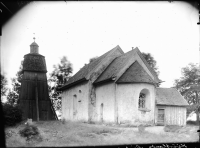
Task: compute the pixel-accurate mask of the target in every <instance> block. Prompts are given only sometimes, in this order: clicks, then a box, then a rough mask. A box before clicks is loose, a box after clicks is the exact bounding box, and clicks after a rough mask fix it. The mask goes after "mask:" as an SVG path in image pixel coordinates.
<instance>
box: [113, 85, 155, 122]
mask: <svg viewBox="0 0 200 148" xmlns="http://www.w3.org/2000/svg"><path fill="white" fill-rule="evenodd" d="M143 89H147V90H149V92H150V96H149V102H148V105H147V106H148V109H150V110H151V111H150V112H146V113H143V112H142V111H140V110H139V109H138V101H139V94H140V92H141V91H142V90H143ZM116 91H117V93H116V96H117V102H118V123H130V124H135V125H137V124H140V123H151V124H153V123H154V110H155V87H154V85H151V84H146V83H140V84H137V83H135V84H118V85H117V89H116Z"/></svg>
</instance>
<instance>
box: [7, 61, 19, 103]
mask: <svg viewBox="0 0 200 148" xmlns="http://www.w3.org/2000/svg"><path fill="white" fill-rule="evenodd" d="M22 70H23V60H22V61H21V65H20V67H19V71H18V72H17V74H16V77H14V78H11V82H12V88H11V89H9V92H8V95H7V101H8V103H9V104H10V105H17V104H18V100H19V94H20V89H21V80H22V76H23V71H22Z"/></svg>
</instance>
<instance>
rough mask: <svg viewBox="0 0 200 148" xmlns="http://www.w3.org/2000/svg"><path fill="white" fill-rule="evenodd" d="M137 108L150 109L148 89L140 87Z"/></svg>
mask: <svg viewBox="0 0 200 148" xmlns="http://www.w3.org/2000/svg"><path fill="white" fill-rule="evenodd" d="M138 97H139V99H138V109H139V110H145V111H147V110H148V111H150V108H151V96H150V92H149V90H148V89H142V90H141V91H140V94H139V96H138Z"/></svg>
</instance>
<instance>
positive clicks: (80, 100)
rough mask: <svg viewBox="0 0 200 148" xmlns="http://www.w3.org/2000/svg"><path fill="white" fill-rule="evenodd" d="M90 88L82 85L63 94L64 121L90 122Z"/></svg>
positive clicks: (84, 84)
mask: <svg viewBox="0 0 200 148" xmlns="http://www.w3.org/2000/svg"><path fill="white" fill-rule="evenodd" d="M88 86H89V85H88V83H82V84H79V85H77V86H74V87H72V88H69V89H67V90H65V91H63V92H62V119H65V120H73V121H76V120H79V121H88V96H89V87H88ZM75 96H76V97H75Z"/></svg>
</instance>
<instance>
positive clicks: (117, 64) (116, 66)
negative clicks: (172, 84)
mask: <svg viewBox="0 0 200 148" xmlns="http://www.w3.org/2000/svg"><path fill="white" fill-rule="evenodd" d="M135 54H137V55H138V56H139V58H140V59H141V60H142V62H143V63H144V64H145V65H146V67H147V69H148V70H149V71H150V73H151V74H152V75H153V77H154V80H153V79H152V78H150V76H149V75H148V74H147V73H146V72H145V70H144V69H143V68H142V67H141V66H139V65H137V64H134V68H133V67H131V68H132V70H133V69H134V74H133V73H130V70H129V71H128V72H129V74H131V75H132V74H133V75H134V76H136V77H135V78H131V77H130V75H129V76H128V75H126V76H124V77H123V81H124V82H125V81H127V82H128V80H130V82H133V81H134V82H147V83H159V82H161V80H159V79H158V77H157V75H156V74H155V72H154V70H153V69H152V68H151V67H150V66H149V65H148V63H147V62H146V60H145V59H144V57H143V56H142V54H141V53H140V51H139V49H138V48H137V47H136V48H135V49H133V50H130V51H128V52H127V53H125V54H123V55H121V56H119V57H117V58H116V59H115V60H114V61H113V62H112V63H111V64H110V65H109V66H108V67H107V68H106V70H105V71H104V72H103V73H102V74H101V75H100V77H99V78H98V79H97V80H96V81H95V83H100V82H103V81H106V80H112V79H113V78H116V77H118V78H121V77H122V75H124V73H125V72H127V70H128V69H129V68H130V67H127V69H126V70H125V71H121V70H122V69H123V68H124V67H126V65H127V63H129V64H131V65H132V64H133V63H134V62H135V60H136V58H134V57H135ZM130 61H132V62H131V63H130ZM138 64H139V63H138ZM131 65H130V66H131ZM141 69H143V70H141ZM139 71H140V72H142V73H141V74H139V73H138V72H139ZM120 72H122V73H121V75H120ZM132 72H133V71H132ZM147 75H148V76H147ZM141 76H145V77H144V78H142V77H141ZM125 77H126V78H125ZM125 79H126V80H125ZM113 80H114V79H113ZM117 82H122V78H121V80H117Z"/></svg>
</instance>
